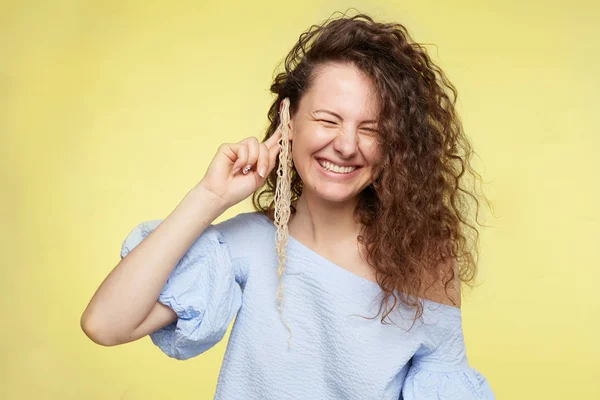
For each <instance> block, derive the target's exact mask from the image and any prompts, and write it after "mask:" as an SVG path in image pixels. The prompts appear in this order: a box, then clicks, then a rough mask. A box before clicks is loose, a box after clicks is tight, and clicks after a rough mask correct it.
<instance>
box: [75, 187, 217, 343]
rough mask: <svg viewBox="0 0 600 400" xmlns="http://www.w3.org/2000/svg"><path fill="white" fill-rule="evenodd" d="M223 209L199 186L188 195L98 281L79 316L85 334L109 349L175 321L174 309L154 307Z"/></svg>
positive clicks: (161, 305) (160, 305) (212, 194)
mask: <svg viewBox="0 0 600 400" xmlns="http://www.w3.org/2000/svg"><path fill="white" fill-rule="evenodd" d="M227 207H228V206H227V205H226V203H225V201H224V200H223V199H222V198H220V197H219V196H217V195H215V194H214V193H212V192H211V191H209V190H206V189H204V188H203V187H202V186H201V185H197V186H195V187H194V188H193V189H192V190H191V191H190V192H188V194H187V195H186V196H185V197H184V199H183V200H182V201H181V202H180V203H179V205H178V206H177V207H176V208H175V210H173V212H171V214H169V216H168V217H167V218H166V219H165V220H163V221H162V222H161V223H160V225H159V226H158V227H157V228H156V229H155V230H154V231H153V232H152V233H151V234H150V235H148V237H146V238H145V239H144V240H143V241H142V242H141V243H140V244H139V245H138V246H136V247H135V248H134V249H133V250H132V251H131V252H130V253H129V254H128V255H127V256H126V257H125V258H123V259H122V260H121V261H120V262H119V264H118V265H117V266H116V267H115V268H114V269H113V271H112V272H111V273H110V274H109V275H108V276H107V277H106V279H105V280H104V282H102V284H101V285H100V287H99V288H98V290H97V291H96V293H95V294H94V296H93V297H92V299H91V301H90V303H89V304H88V306H87V307H86V309H85V311H84V312H83V315H82V316H81V321H80V324H81V328H82V329H83V331H84V332H85V334H86V335H87V336H88V337H89V338H90V339H92V340H93V341H94V342H96V343H98V344H101V345H105V346H113V345H118V344H122V343H127V342H131V341H133V340H136V339H139V338H141V337H143V336H145V335H147V334H149V333H151V332H153V331H155V330H157V329H159V328H161V327H163V326H166V325H168V324H170V323H172V322H174V321H175V320H176V319H177V316H176V314H175V313H174V312H173V310H171V309H170V308H169V307H167V306H165V305H163V304H160V303H158V302H157V298H158V296H159V294H160V292H161V289H162V288H163V286H164V285H165V283H166V281H167V278H168V277H169V275H170V274H171V272H172V271H173V269H174V268H175V266H176V265H177V263H178V262H179V260H180V259H181V258H182V257H183V256H184V254H185V253H186V252H187V250H188V249H189V248H190V246H191V245H192V243H194V241H195V240H196V239H197V238H198V237H199V236H200V235H201V234H202V232H204V230H205V229H206V228H207V227H208V226H209V225H210V224H211V223H212V222H213V221H214V220H215V219H216V218H218V217H219V216H220V215H221V214H222V213H223V212H224V211H225V210H226V209H227Z"/></svg>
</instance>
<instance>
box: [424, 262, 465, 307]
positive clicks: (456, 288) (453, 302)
mask: <svg viewBox="0 0 600 400" xmlns="http://www.w3.org/2000/svg"><path fill="white" fill-rule="evenodd" d="M452 271H453V272H454V277H453V278H452V280H451V281H450V282H449V283H448V286H446V282H447V281H448V279H449V278H450V277H451V276H452ZM422 297H423V298H425V299H427V300H431V301H435V302H436V303H442V304H445V305H448V306H452V307H456V308H460V307H461V301H460V300H461V295H460V279H459V277H458V262H457V261H456V259H454V258H452V259H449V260H448V261H446V262H444V263H441V264H440V268H439V269H438V275H437V276H436V277H430V278H429V279H427V280H426V284H425V288H424V290H423V294H422Z"/></svg>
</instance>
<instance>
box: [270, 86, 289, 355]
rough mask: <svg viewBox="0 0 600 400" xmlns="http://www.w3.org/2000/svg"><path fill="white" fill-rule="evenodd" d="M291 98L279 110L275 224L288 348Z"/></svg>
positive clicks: (280, 302)
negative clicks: (285, 278)
mask: <svg viewBox="0 0 600 400" xmlns="http://www.w3.org/2000/svg"><path fill="white" fill-rule="evenodd" d="M289 108H290V99H289V98H287V97H286V98H285V99H283V100H282V102H281V107H280V111H279V119H280V124H279V127H278V129H281V139H280V140H279V144H280V145H281V150H280V151H279V166H278V168H277V187H276V188H275V215H274V220H275V226H276V228H277V233H276V237H275V246H276V249H277V260H278V266H277V278H278V279H279V287H278V289H277V295H276V298H277V307H278V308H279V312H280V314H281V319H282V321H283V323H284V324H285V326H286V327H287V329H288V331H289V332H290V335H289V337H288V349H289V348H290V340H291V338H292V330H291V329H290V327H289V325H288V324H287V322H286V321H285V318H284V317H283V281H282V279H283V274H284V272H285V267H286V261H287V255H286V248H287V243H288V234H289V231H288V221H289V220H290V209H291V198H292V193H291V190H290V171H291V169H292V152H291V146H290V138H289V122H290V112H289Z"/></svg>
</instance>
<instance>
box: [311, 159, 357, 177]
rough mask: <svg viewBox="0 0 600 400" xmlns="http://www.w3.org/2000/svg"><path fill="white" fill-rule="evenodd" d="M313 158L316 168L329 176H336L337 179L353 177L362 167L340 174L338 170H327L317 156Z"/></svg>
mask: <svg viewBox="0 0 600 400" xmlns="http://www.w3.org/2000/svg"><path fill="white" fill-rule="evenodd" d="M313 160H315V164H317V165H316V168H317V169H318V170H319V172H321V173H322V174H323V175H325V176H327V177H329V178H334V179H337V180H346V179H352V178H353V177H354V176H356V175H357V174H358V172H359V171H360V169H361V168H362V167H357V168H356V169H355V170H354V171H352V172H349V173H347V174H340V173H337V172H333V171H327V170H326V169H325V168H323V166H322V165H321V164H320V163H319V160H317V159H316V158H313ZM322 160H325V159H324V158H322Z"/></svg>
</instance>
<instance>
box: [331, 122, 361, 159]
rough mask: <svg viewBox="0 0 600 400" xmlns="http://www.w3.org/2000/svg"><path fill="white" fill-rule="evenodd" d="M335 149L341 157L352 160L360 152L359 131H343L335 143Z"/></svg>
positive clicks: (349, 129) (348, 129)
mask: <svg viewBox="0 0 600 400" xmlns="http://www.w3.org/2000/svg"><path fill="white" fill-rule="evenodd" d="M333 149H334V150H335V151H336V152H338V153H339V154H340V157H343V158H352V157H353V156H354V155H355V154H356V153H357V152H358V132H357V129H355V128H346V129H341V130H340V131H339V133H338V135H337V136H336V138H335V140H334V142H333Z"/></svg>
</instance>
